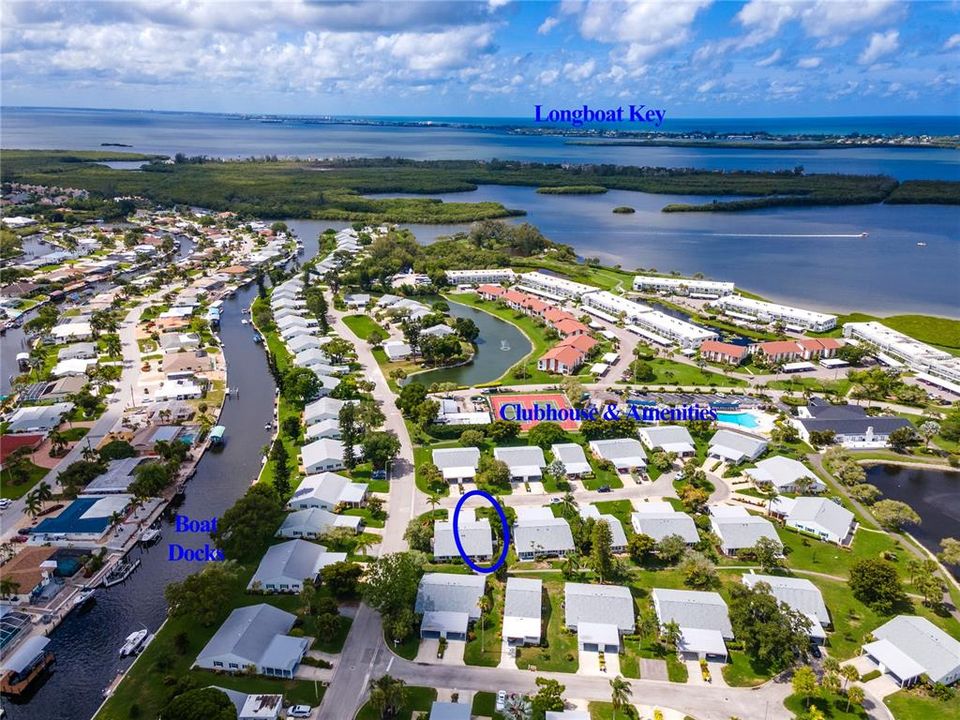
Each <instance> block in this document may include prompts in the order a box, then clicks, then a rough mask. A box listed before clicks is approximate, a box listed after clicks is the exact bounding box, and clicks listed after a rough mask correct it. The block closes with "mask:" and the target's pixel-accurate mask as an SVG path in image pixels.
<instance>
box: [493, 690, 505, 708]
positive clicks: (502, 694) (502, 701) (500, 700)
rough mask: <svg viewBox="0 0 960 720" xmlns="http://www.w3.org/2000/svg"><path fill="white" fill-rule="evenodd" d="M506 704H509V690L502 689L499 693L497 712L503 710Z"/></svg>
mask: <svg viewBox="0 0 960 720" xmlns="http://www.w3.org/2000/svg"><path fill="white" fill-rule="evenodd" d="M506 706H507V691H506V690H501V691H499V692H498V693H497V706H496V708H495V709H496V711H497V712H502V711H503V709H504V708H505V707H506Z"/></svg>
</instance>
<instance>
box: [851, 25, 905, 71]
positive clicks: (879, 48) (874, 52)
mask: <svg viewBox="0 0 960 720" xmlns="http://www.w3.org/2000/svg"><path fill="white" fill-rule="evenodd" d="M899 47H900V33H899V32H897V31H896V30H888V31H887V32H885V33H873V34H872V35H871V36H870V42H869V43H868V44H867V47H866V48H864V51H863V52H862V53H860V57H859V58H857V62H858V63H860V64H861V65H873V63H875V62H876V61H877V60H879V59H880V58H882V57H883V56H884V55H889V54H890V53H892V52H894V51H895V50H896V49H897V48H899Z"/></svg>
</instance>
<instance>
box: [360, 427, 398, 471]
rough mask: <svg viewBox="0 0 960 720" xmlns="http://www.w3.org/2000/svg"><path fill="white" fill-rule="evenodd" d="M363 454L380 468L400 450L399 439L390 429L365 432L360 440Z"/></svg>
mask: <svg viewBox="0 0 960 720" xmlns="http://www.w3.org/2000/svg"><path fill="white" fill-rule="evenodd" d="M361 446H362V447H363V456H364V457H365V458H366V459H367V460H368V461H369V462H371V463H373V467H374V469H377V470H381V469H383V468H385V467H386V465H387V463H388V462H389V461H391V460H393V458H395V457H396V456H397V453H399V452H400V439H399V438H398V437H397V435H396V433H394V432H393V431H392V430H375V431H373V432H367V434H366V435H364V436H363V440H362V441H361Z"/></svg>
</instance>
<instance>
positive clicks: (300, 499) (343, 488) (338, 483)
mask: <svg viewBox="0 0 960 720" xmlns="http://www.w3.org/2000/svg"><path fill="white" fill-rule="evenodd" d="M367 487H368V485H367V483H355V482H353V481H352V480H350V478H347V477H344V476H343V475H337V474H336V473H332V472H322V473H319V474H317V475H307V477H305V478H304V479H303V480H302V481H301V483H300V485H298V486H297V489H296V490H295V491H294V493H293V497H291V498H290V500H289V502H288V503H287V505H288V507H290V508H291V509H294V510H308V509H310V508H322V509H323V510H329V511H331V512H333V511H335V510H336V509H337V508H339V507H361V506H362V505H363V504H364V503H365V502H366V499H367Z"/></svg>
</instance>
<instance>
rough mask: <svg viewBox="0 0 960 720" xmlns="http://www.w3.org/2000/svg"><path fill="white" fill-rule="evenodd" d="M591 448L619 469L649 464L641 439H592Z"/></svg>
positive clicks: (642, 466)
mask: <svg viewBox="0 0 960 720" xmlns="http://www.w3.org/2000/svg"><path fill="white" fill-rule="evenodd" d="M590 450H591V451H592V452H593V454H594V455H596V456H597V457H600V458H603V459H604V460H609V461H610V462H612V463H613V464H614V466H615V467H616V468H617V470H632V469H633V468H644V467H646V466H647V454H646V453H645V452H644V451H643V446H642V445H641V444H640V441H639V440H635V439H634V438H617V439H614V440H591V441H590Z"/></svg>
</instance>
